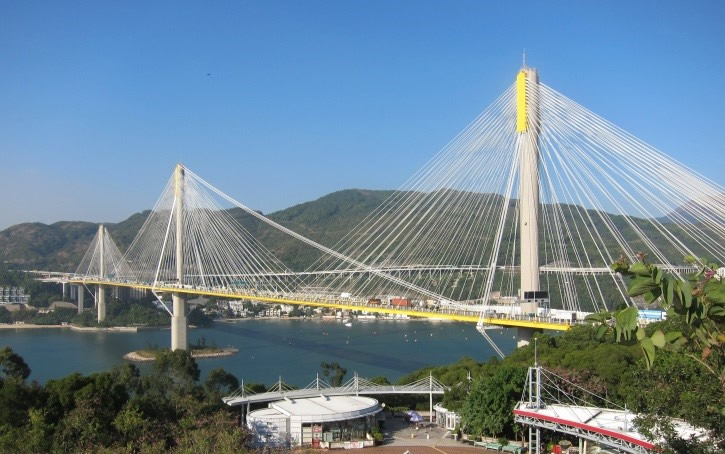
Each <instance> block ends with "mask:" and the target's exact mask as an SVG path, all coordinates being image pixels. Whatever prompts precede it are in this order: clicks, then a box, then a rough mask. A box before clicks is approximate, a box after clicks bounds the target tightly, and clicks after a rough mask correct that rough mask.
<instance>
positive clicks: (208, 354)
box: [123, 347, 239, 363]
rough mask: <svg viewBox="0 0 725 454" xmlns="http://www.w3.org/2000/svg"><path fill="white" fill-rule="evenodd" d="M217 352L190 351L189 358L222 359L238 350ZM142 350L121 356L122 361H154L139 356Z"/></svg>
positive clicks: (153, 358) (226, 349)
mask: <svg viewBox="0 0 725 454" xmlns="http://www.w3.org/2000/svg"><path fill="white" fill-rule="evenodd" d="M219 350H221V351H218V352H206V353H205V352H201V353H194V351H193V350H192V351H191V357H192V358H194V359H207V358H222V357H226V356H234V355H236V354H237V353H238V352H239V349H238V348H235V347H224V348H220V349H219ZM139 351H142V350H134V351H132V352H128V353H126V354H125V355H123V359H125V360H127V361H133V362H137V363H150V362H153V361H156V357H155V356H154V357H147V356H141V355H140V354H139V353H138V352H139Z"/></svg>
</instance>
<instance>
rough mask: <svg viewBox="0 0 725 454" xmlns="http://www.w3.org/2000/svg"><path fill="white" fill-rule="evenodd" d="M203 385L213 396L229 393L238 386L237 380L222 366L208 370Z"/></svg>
mask: <svg viewBox="0 0 725 454" xmlns="http://www.w3.org/2000/svg"><path fill="white" fill-rule="evenodd" d="M204 386H205V387H206V390H207V391H208V392H209V393H211V394H212V395H213V396H217V395H222V394H229V393H231V392H233V391H234V390H235V389H237V388H239V380H238V379H237V377H235V376H234V375H233V374H231V373H229V372H227V371H226V370H224V369H223V368H221V367H217V368H216V369H214V370H212V371H211V372H209V376H207V377H206V382H204Z"/></svg>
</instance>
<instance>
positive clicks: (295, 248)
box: [0, 189, 679, 272]
mask: <svg viewBox="0 0 725 454" xmlns="http://www.w3.org/2000/svg"><path fill="white" fill-rule="evenodd" d="M392 193H393V191H376V190H365V189H347V190H342V191H337V192H333V193H331V194H328V195H326V196H324V197H321V198H319V199H317V200H314V201H310V202H305V203H302V204H299V205H295V206H292V207H290V208H287V209H284V210H281V211H277V212H274V213H271V214H269V215H268V217H269V218H271V219H272V220H274V221H276V222H278V223H280V224H282V225H284V226H286V227H288V228H290V229H292V230H294V231H296V232H298V233H300V234H302V235H304V236H306V237H308V238H310V239H313V240H315V241H317V242H319V243H321V244H323V245H326V246H329V247H332V248H333V249H334V248H335V244H336V243H337V242H338V240H340V239H341V238H342V237H343V236H344V235H345V234H347V233H348V232H350V231H351V230H352V229H353V228H354V227H355V226H357V225H359V224H360V223H361V221H362V220H363V219H364V218H365V217H366V216H367V215H369V214H370V213H371V212H372V211H373V210H374V209H375V208H376V207H378V206H379V205H380V204H381V203H382V202H383V201H385V200H386V199H387V198H388V197H390V195H391V194H392ZM482 196H483V195H482ZM514 203H515V202H514V201H512V205H513V204H514ZM572 207H573V206H572ZM572 207H569V206H567V205H562V206H561V210H560V211H561V212H562V213H564V216H565V217H566V219H567V220H566V222H567V223H569V224H570V225H571V226H573V227H577V228H579V229H580V230H581V231H584V229H585V226H583V225H579V226H577V224H581V221H580V220H579V217H578V215H574V214H572V213H574V212H575V211H576V210H577V209H578V208H577V207H573V208H572ZM587 211H588V213H589V214H590V216H591V218H592V219H596V218H598V217H599V216H598V213H597V212H596V211H593V210H587ZM148 213H149V211H144V212H141V213H135V214H133V215H131V216H130V217H129V218H128V219H126V220H124V221H121V222H119V223H114V224H106V226H107V228H108V230H109V232H110V234H111V236H112V237H113V239H114V241H115V242H116V244H118V246H119V248H120V249H121V251H125V250H126V248H127V247H128V246H129V245H130V243H131V242H132V241H133V238H134V237H135V235H136V233H137V232H138V230H139V229H140V227H141V226H142V224H143V222H144V220H145V219H146V217H147V216H148ZM510 213H513V210H510ZM230 214H231V215H232V216H233V217H235V218H236V219H237V220H238V221H239V222H240V223H241V224H242V225H243V226H244V227H245V228H246V229H247V230H248V231H249V232H250V233H251V234H252V235H253V236H254V237H255V238H257V239H258V240H259V241H261V243H262V244H264V245H265V246H266V247H267V248H268V249H270V250H271V251H272V252H273V253H274V254H275V255H276V256H277V257H278V258H279V259H280V260H282V262H283V263H284V264H285V265H287V266H288V267H289V268H291V269H293V270H303V269H305V267H307V266H308V265H309V264H310V263H312V262H313V261H314V260H315V259H316V258H317V257H319V252H318V251H317V250H315V249H313V248H312V247H309V246H306V245H304V244H302V243H301V242H300V241H298V240H296V239H294V238H292V237H290V236H288V235H286V234H284V233H282V232H279V231H277V230H276V229H274V228H272V227H270V226H269V225H267V224H265V223H263V222H261V221H259V220H258V219H256V218H254V217H252V216H250V215H249V214H247V213H245V212H244V211H242V210H241V209H238V208H234V209H231V210H230ZM457 214H458V213H457ZM459 215H460V214H459ZM610 218H611V219H612V222H613V223H614V225H616V227H617V228H618V229H619V230H620V231H621V232H622V234H623V235H624V238H626V239H627V241H628V242H629V244H630V246H632V247H633V248H636V249H637V250H642V251H645V252H646V251H647V250H646V246H645V245H644V244H641V240H640V239H639V238H638V236H637V235H636V234H634V231H632V230H631V228H630V227H629V226H628V224H627V222H626V221H625V219H624V218H623V217H622V216H614V215H610ZM513 222H514V220H513V217H512V215H510V219H509V220H508V222H507V225H506V228H505V229H504V239H503V241H502V244H501V250H502V251H505V250H506V249H507V248H508V247H509V244H508V243H509V242H510V241H515V239H514V238H513V237H512V235H510V234H508V233H507V232H509V231H510V230H512V229H514V223H513ZM636 223H637V225H638V227H639V228H640V229H641V230H642V232H644V233H645V234H646V235H647V237H648V238H649V239H651V240H652V241H653V242H654V244H658V247H661V248H662V250H663V252H666V253H668V255H671V254H674V253H675V252H674V251H668V250H667V244H665V243H666V242H662V241H658V238H660V237H661V234H660V232H658V231H657V230H656V229H655V228H654V227H653V225H652V224H651V223H650V222H649V221H647V220H637V221H636ZM97 228H98V224H95V223H90V222H66V221H62V222H56V223H54V224H50V225H47V224H42V223H24V224H18V225H15V226H12V227H9V228H7V229H5V230H4V231H2V232H0V262H1V263H4V264H6V265H7V266H9V267H17V268H24V269H48V270H55V271H68V272H72V271H75V269H76V267H77V266H78V263H79V262H80V260H81V258H82V256H83V254H84V253H85V251H86V249H87V248H88V245H89V244H90V242H91V240H92V239H93V236H94V235H95V233H96V231H97ZM671 229H676V227H675V226H674V225H673V226H672V227H671ZM439 233H440V234H443V233H444V232H439ZM427 235H428V236H429V237H435V236H436V235H437V233H436V232H431V233H428V234H427ZM481 239H483V238H481ZM474 240H476V239H475V238H474ZM476 241H477V240H476ZM565 241H566V242H569V244H570V248H571V249H572V250H573V249H575V248H579V249H581V248H583V249H585V250H586V251H587V255H588V256H589V257H590V258H593V259H594V260H597V256H598V254H597V253H596V246H595V245H594V244H593V242H592V241H591V238H589V239H588V240H587V238H584V239H583V241H584V242H583V243H582V240H577V241H578V242H576V241H573V240H572V239H569V238H565ZM602 241H604V242H605V243H607V247H612V250H614V246H615V245H616V242H615V240H614V238H613V237H610V236H609V235H604V236H603V237H602ZM542 243H543V241H542ZM541 247H542V251H541V254H540V255H541V256H542V259H543V257H544V254H545V252H546V251H544V250H543V247H544V246H543V244H542V246H541ZM479 253H480V251H479ZM460 259H461V261H462V263H464V262H465V263H475V262H476V260H480V258H476V257H460ZM571 259H573V257H572V258H571ZM672 259H673V260H678V259H679V257H674V256H673V257H672ZM598 261H601V260H598ZM607 265H609V264H608V263H592V266H607Z"/></svg>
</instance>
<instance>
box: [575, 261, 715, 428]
mask: <svg viewBox="0 0 725 454" xmlns="http://www.w3.org/2000/svg"><path fill="white" fill-rule="evenodd" d="M639 258H640V261H639V262H638V263H635V264H633V265H630V264H629V263H628V262H627V260H626V259H625V258H621V259H620V260H619V261H618V262H615V263H614V264H612V269H613V270H615V271H616V272H617V273H619V274H621V275H623V276H626V277H628V278H629V279H630V284H629V288H628V294H629V295H630V296H632V297H638V296H643V297H644V299H645V301H646V302H648V303H654V302H659V303H660V305H661V307H662V308H663V309H664V310H666V311H668V313H669V314H671V315H677V316H680V317H682V320H684V321H685V323H686V325H685V331H678V330H670V331H667V332H666V333H665V332H663V331H662V330H656V331H655V332H653V333H652V334H651V335H647V333H646V332H645V330H644V328H642V327H639V326H638V325H637V318H638V310H637V308H636V307H634V306H632V307H628V308H626V309H621V310H618V311H615V312H613V313H609V312H601V313H598V314H592V315H590V316H588V317H587V319H588V320H589V321H591V322H593V323H595V324H596V325H597V326H598V330H597V335H598V336H599V337H602V336H604V335H606V334H607V333H612V332H613V333H614V335H615V337H616V340H617V342H622V341H624V342H634V340H635V338H636V341H638V342H639V345H640V347H641V348H642V352H643V354H644V358H645V361H646V364H647V367H651V366H652V364H653V362H654V360H655V355H656V350H657V349H669V350H674V351H680V352H682V353H683V354H684V355H686V356H689V357H690V358H692V359H693V360H694V361H697V362H698V363H700V364H701V365H702V366H703V367H705V369H707V370H708V371H709V372H710V373H711V374H712V375H713V377H714V378H716V379H717V380H718V381H719V382H720V387H721V389H722V391H725V282H723V279H721V277H720V276H719V275H718V274H717V269H718V266H717V265H716V264H714V263H709V262H708V261H707V259H704V258H703V259H700V260H699V263H700V266H699V271H698V272H696V273H692V274H691V275H689V276H687V279H686V280H680V279H678V278H676V277H675V276H671V275H668V274H665V273H664V272H663V271H662V270H661V269H659V268H657V267H656V266H654V265H651V264H649V263H647V262H646V261H645V257H644V254H639ZM685 260H686V261H687V262H689V263H690V264H693V265H695V264H696V263H698V261H696V259H695V258H694V257H686V258H685ZM723 414H724V415H725V408H723Z"/></svg>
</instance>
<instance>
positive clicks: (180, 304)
mask: <svg viewBox="0 0 725 454" xmlns="http://www.w3.org/2000/svg"><path fill="white" fill-rule="evenodd" d="M174 199H175V204H176V205H175V208H174V209H175V211H176V212H175V213H174V216H176V280H177V285H184V243H183V236H184V167H183V166H182V165H181V164H176V169H174ZM171 298H172V300H173V304H174V315H172V316H171V350H186V349H187V348H188V345H189V344H188V341H187V330H188V324H187V320H186V301H185V300H184V297H183V294H181V293H177V292H175V293H173V295H172V297H171Z"/></svg>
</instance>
